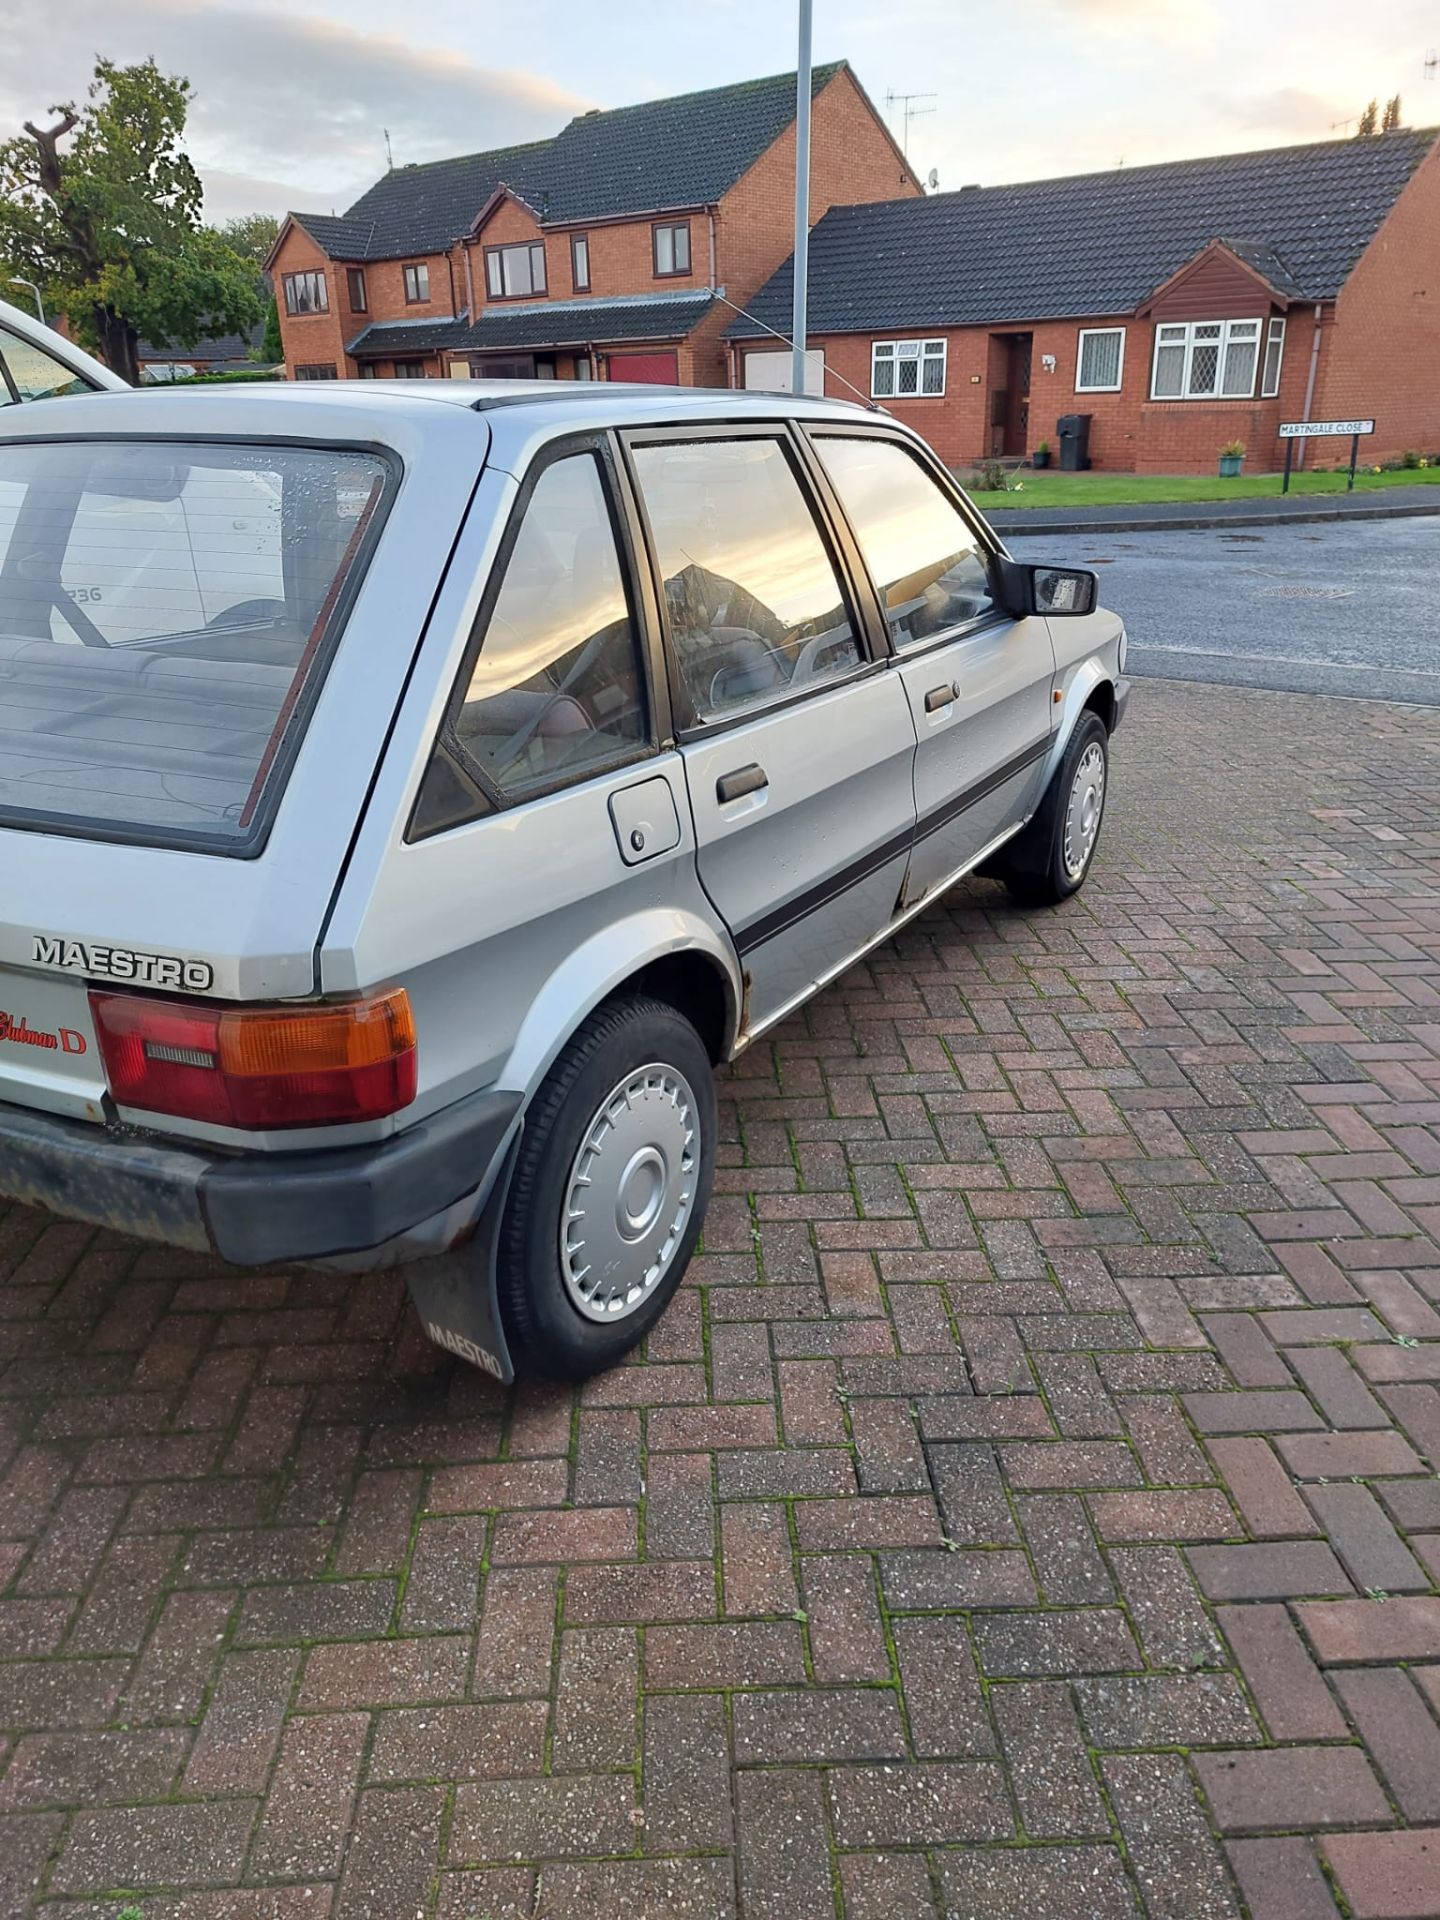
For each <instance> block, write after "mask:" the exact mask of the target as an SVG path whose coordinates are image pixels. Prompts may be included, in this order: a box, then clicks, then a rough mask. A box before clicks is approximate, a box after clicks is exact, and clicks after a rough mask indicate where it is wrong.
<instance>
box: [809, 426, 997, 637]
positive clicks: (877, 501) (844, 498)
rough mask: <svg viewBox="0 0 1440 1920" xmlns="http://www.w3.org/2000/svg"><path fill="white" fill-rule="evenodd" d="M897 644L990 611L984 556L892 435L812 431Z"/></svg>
mask: <svg viewBox="0 0 1440 1920" xmlns="http://www.w3.org/2000/svg"><path fill="white" fill-rule="evenodd" d="M815 450H816V452H817V453H818V454H819V456H820V459H821V461H822V462H823V464H824V467H825V471H826V472H827V473H828V474H829V476H830V480H831V483H832V485H833V486H834V488H835V491H836V493H838V494H839V496H840V504H841V505H842V506H843V507H844V509H845V512H846V515H847V517H848V519H849V521H850V524H851V526H852V527H853V528H854V529H855V538H856V540H857V541H858V542H859V544H860V552H861V554H862V556H863V557H864V561H865V564H866V566H867V567H868V568H869V571H870V578H871V579H872V580H873V581H874V583H875V588H876V591H877V592H878V593H879V595H880V600H881V603H882V605H883V606H884V608H885V619H886V623H887V624H888V626H889V628H890V638H891V641H892V643H893V644H894V646H895V647H896V648H897V649H903V648H906V647H914V646H918V645H920V644H922V643H923V642H925V641H927V640H931V639H933V638H935V636H936V635H938V634H941V633H944V632H945V631H946V629H947V628H949V627H957V626H961V625H964V624H965V623H966V622H968V621H971V620H978V619H979V618H980V617H981V615H982V614H987V613H989V612H991V611H992V610H993V608H994V605H995V602H994V598H993V596H992V594H991V591H990V575H989V569H988V567H987V564H986V557H985V553H984V551H983V549H982V548H981V546H980V544H979V542H978V541H977V540H976V538H975V535H974V534H973V533H972V531H971V530H970V528H969V527H968V526H967V525H966V524H965V521H964V520H963V519H962V517H961V516H960V514H959V513H958V512H957V511H956V508H955V506H954V504H953V502H951V501H950V500H947V499H946V497H945V495H944V493H943V492H942V491H941V489H940V487H939V486H938V484H937V483H936V481H935V480H934V478H933V477H932V476H931V475H930V474H928V473H927V472H926V471H925V469H924V468H923V467H922V466H921V465H920V463H919V461H918V460H916V459H915V457H914V456H913V455H912V454H911V453H910V452H908V451H907V449H906V448H904V447H901V446H897V445H896V443H895V442H894V441H893V440H876V439H871V438H870V437H868V436H866V437H864V438H857V439H843V438H841V437H840V436H839V435H838V434H828V433H827V434H817V435H816V436H815Z"/></svg>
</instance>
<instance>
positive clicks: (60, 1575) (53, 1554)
mask: <svg viewBox="0 0 1440 1920" xmlns="http://www.w3.org/2000/svg"><path fill="white" fill-rule="evenodd" d="M126 1500H127V1495H126V1493H125V1489H124V1488H123V1487H75V1488H73V1489H72V1490H71V1491H70V1492H69V1493H67V1494H65V1495H63V1496H62V1498H61V1499H60V1500H59V1502H58V1503H57V1504H56V1506H55V1507H54V1508H53V1509H52V1511H51V1513H50V1516H49V1518H48V1520H47V1521H46V1522H45V1524H44V1528H43V1531H42V1532H41V1533H40V1535H39V1537H38V1539H37V1540H36V1541H35V1545H34V1549H33V1551H32V1552H31V1554H30V1559H29V1562H28V1564H27V1565H26V1567H25V1570H24V1572H23V1573H22V1574H21V1575H20V1578H19V1579H18V1580H17V1581H16V1583H15V1591H16V1593H34V1594H41V1593H79V1592H80V1591H81V1590H82V1588H84V1587H87V1586H88V1585H89V1584H90V1580H91V1578H92V1576H93V1575H94V1572H95V1569H96V1568H97V1567H98V1566H99V1564H100V1561H101V1559H102V1558H103V1556H104V1553H105V1549H106V1547H107V1546H108V1545H109V1542H110V1537H111V1535H112V1534H113V1533H114V1531H115V1527H116V1524H117V1523H118V1521H119V1519H120V1516H121V1514H122V1513H123V1512H124V1511H125V1506H126Z"/></svg>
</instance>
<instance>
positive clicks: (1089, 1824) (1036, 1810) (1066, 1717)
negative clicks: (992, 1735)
mask: <svg viewBox="0 0 1440 1920" xmlns="http://www.w3.org/2000/svg"><path fill="white" fill-rule="evenodd" d="M990 1704H991V1707H992V1710H993V1711H994V1714H995V1724H996V1725H997V1727H998V1728H999V1729H1000V1738H1001V1741H1002V1743H1003V1745H1004V1749H1005V1761H1006V1771H1007V1774H1008V1778H1009V1783H1010V1790H1011V1792H1012V1793H1013V1794H1014V1796H1015V1804H1016V1806H1017V1807H1018V1808H1019V1811H1020V1820H1021V1824H1022V1825H1023V1826H1024V1828H1025V1831H1026V1833H1027V1834H1028V1835H1029V1836H1030V1837H1031V1838H1032V1839H1036V1840H1090V1839H1105V1838H1107V1837H1108V1835H1109V1832H1110V1822H1109V1817H1108V1815H1107V1814H1106V1811H1105V1802H1104V1800H1103V1799H1102V1798H1101V1795H1100V1789H1099V1786H1098V1784H1097V1783H1096V1779H1095V1773H1094V1770H1093V1768H1092V1766H1091V1763H1090V1756H1089V1754H1088V1753H1087V1751H1086V1747H1085V1741H1084V1738H1083V1737H1082V1735H1081V1732H1080V1723H1079V1720H1078V1719H1077V1717H1076V1714H1075V1708H1074V1705H1073V1703H1072V1701H1071V1698H1070V1690H1069V1688H1068V1687H1066V1686H1065V1685H1064V1684H1063V1683H1062V1682H1060V1681H1045V1682H1037V1681H1031V1682H1026V1683H1024V1684H1020V1685H1014V1686H1004V1687H994V1688H992V1689H991V1693H990Z"/></svg>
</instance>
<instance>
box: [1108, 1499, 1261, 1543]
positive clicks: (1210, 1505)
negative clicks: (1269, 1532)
mask: <svg viewBox="0 0 1440 1920" xmlns="http://www.w3.org/2000/svg"><path fill="white" fill-rule="evenodd" d="M1090 1511H1091V1513H1092V1514H1093V1515H1094V1517H1095V1526H1096V1530H1097V1531H1098V1533H1099V1535H1100V1538H1101V1539H1102V1540H1119V1541H1130V1540H1142V1541H1143V1540H1165V1541H1175V1540H1226V1539H1229V1538H1230V1537H1231V1536H1232V1535H1233V1534H1235V1533H1236V1532H1237V1531H1238V1528H1237V1525H1236V1521H1235V1515H1234V1512H1233V1510H1232V1509H1231V1506H1230V1502H1229V1501H1228V1500H1227V1499H1226V1498H1225V1495H1224V1494H1223V1493H1221V1492H1220V1491H1219V1490H1218V1489H1215V1488H1210V1487H1199V1488H1196V1489H1195V1490H1194V1491H1193V1492H1159V1493H1094V1494H1091V1495H1090Z"/></svg>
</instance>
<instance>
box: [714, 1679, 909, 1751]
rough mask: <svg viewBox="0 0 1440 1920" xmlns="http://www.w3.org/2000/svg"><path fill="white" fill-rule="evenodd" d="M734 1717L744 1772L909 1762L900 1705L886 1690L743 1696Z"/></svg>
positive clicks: (812, 1690)
mask: <svg viewBox="0 0 1440 1920" xmlns="http://www.w3.org/2000/svg"><path fill="white" fill-rule="evenodd" d="M732 1714H733V1717H734V1729H735V1731H734V1749H735V1764H736V1765H737V1766H741V1767H744V1766H785V1765H789V1766H803V1765H828V1764H831V1763H833V1762H837V1761H847V1760H900V1759H903V1758H904V1757H905V1730H904V1727H903V1725H902V1724H901V1719H900V1706H899V1702H898V1700H897V1699H896V1697H895V1695H894V1693H893V1692H891V1691H890V1689H889V1688H888V1687H825V1688H817V1687H812V1688H806V1689H803V1690H800V1691H792V1690H788V1689H787V1690H785V1691H779V1692H755V1693H741V1694H737V1695H736V1696H735V1700H734V1703H733V1706H732Z"/></svg>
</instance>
